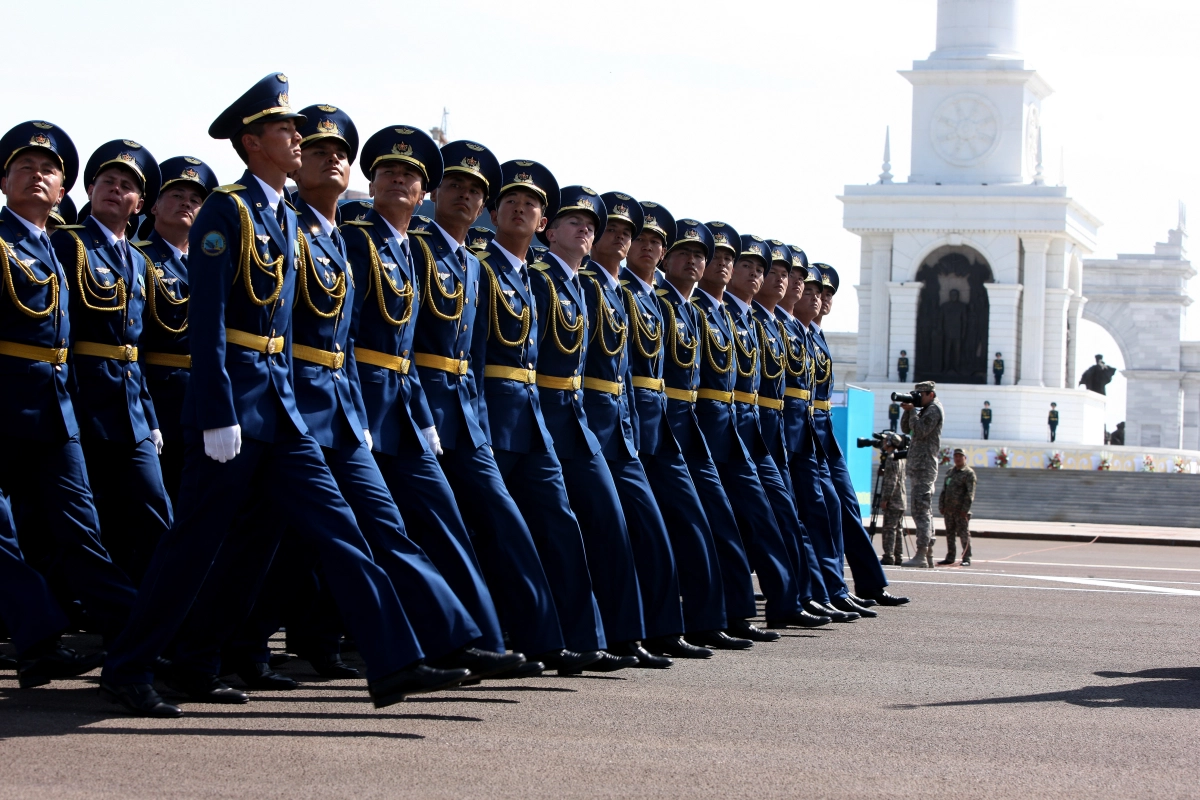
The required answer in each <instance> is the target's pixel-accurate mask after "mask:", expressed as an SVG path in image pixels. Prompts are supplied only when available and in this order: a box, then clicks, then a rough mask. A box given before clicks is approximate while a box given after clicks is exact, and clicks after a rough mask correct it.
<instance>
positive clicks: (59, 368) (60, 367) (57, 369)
mask: <svg viewBox="0 0 1200 800" xmlns="http://www.w3.org/2000/svg"><path fill="white" fill-rule="evenodd" d="M54 371H55V372H62V366H61V365H60V364H55V365H54Z"/></svg>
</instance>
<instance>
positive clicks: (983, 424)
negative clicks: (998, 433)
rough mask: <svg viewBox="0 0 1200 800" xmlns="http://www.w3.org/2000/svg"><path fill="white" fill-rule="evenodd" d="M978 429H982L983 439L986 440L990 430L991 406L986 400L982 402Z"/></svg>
mask: <svg viewBox="0 0 1200 800" xmlns="http://www.w3.org/2000/svg"><path fill="white" fill-rule="evenodd" d="M979 427H980V428H982V429H983V438H984V439H986V438H988V434H989V433H990V432H991V429H992V404H991V403H989V402H988V401H987V400H984V401H983V408H982V409H981V410H980V412H979Z"/></svg>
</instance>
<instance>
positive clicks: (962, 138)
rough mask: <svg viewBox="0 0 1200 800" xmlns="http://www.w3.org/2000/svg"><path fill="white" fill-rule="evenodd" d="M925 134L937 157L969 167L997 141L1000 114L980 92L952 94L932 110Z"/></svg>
mask: <svg viewBox="0 0 1200 800" xmlns="http://www.w3.org/2000/svg"><path fill="white" fill-rule="evenodd" d="M929 136H930V138H931V139H932V141H933V149H934V150H935V151H936V152H937V154H938V155H939V156H941V157H942V158H944V159H945V160H946V161H948V162H950V163H951V164H954V165H956V166H960V167H970V166H973V165H975V164H979V163H980V162H982V161H983V160H984V159H986V158H987V157H988V156H990V155H991V154H992V153H993V152H994V151H995V149H996V146H997V145H999V144H1000V113H999V112H998V111H997V110H996V107H995V106H994V105H992V101H990V100H988V99H987V98H986V97H984V96H983V95H981V94H973V93H969V92H963V93H961V94H956V95H953V96H952V97H948V98H946V99H945V100H943V101H942V104H941V105H939V106H938V107H937V110H936V111H934V112H933V121H932V123H931V124H930V126H929Z"/></svg>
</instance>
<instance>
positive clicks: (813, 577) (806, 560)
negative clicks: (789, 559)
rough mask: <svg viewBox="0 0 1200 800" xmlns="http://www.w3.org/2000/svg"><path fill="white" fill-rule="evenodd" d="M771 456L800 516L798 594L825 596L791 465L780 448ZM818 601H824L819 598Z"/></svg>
mask: <svg viewBox="0 0 1200 800" xmlns="http://www.w3.org/2000/svg"><path fill="white" fill-rule="evenodd" d="M771 458H773V459H774V460H775V468H776V470H777V471H778V472H779V477H780V479H781V480H782V481H783V483H784V486H785V487H786V488H787V493H788V497H790V498H791V501H792V505H793V506H794V507H795V509H796V513H797V515H798V516H799V517H800V534H801V536H800V540H799V541H798V542H797V543H796V544H797V557H798V558H799V563H800V569H799V572H797V573H796V583H797V591H798V594H799V595H800V599H801V600H802V601H804V600H812V599H813V598H814V597H817V598H819V597H826V598H827V597H828V596H827V594H826V591H825V582H824V580H823V579H822V578H821V565H820V563H819V561H818V560H817V553H816V550H815V549H814V548H813V543H812V538H811V537H810V536H809V534H808V526H807V525H805V524H804V512H803V511H801V508H802V506H801V505H800V501H799V499H798V498H797V496H796V489H795V486H794V485H793V484H792V474H791V467H790V466H789V464H788V458H787V452H786V451H784V450H782V449H780V451H779V452H778V453H776V452H775V451H774V450H772V452H771ZM764 485H765V484H764ZM818 602H825V601H823V600H819V601H818Z"/></svg>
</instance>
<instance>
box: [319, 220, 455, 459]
mask: <svg viewBox="0 0 1200 800" xmlns="http://www.w3.org/2000/svg"><path fill="white" fill-rule="evenodd" d="M341 232H342V238H343V239H345V241H346V253H347V260H348V261H349V262H350V268H351V270H352V271H353V273H354V274H355V275H356V276H357V277H356V279H355V280H356V282H357V286H356V287H355V291H354V298H353V305H354V313H353V325H352V327H351V332H350V338H351V339H352V341H353V342H354V348H355V349H359V348H361V349H363V350H372V351H374V352H376V353H381V354H383V355H385V356H392V357H396V358H401V359H407V360H408V361H409V367H408V372H407V373H405V372H400V371H398V370H394V369H388V368H387V367H381V366H377V365H375V364H367V363H365V362H364V361H362V360H361V359H359V358H358V357H357V356H356V357H355V361H356V364H357V372H358V378H359V390H360V391H361V393H362V400H363V406H364V408H365V409H366V420H365V421H366V422H367V424H368V427H369V428H370V431H371V439H372V440H373V441H374V445H375V449H376V450H378V451H379V452H381V453H386V454H387V455H390V456H395V455H399V454H400V453H401V451H403V450H409V451H411V450H412V449H413V448H419V449H420V450H422V451H426V452H427V451H428V450H429V445H428V444H427V443H426V441H425V437H424V436H422V435H421V430H422V429H423V428H429V427H432V426H433V412H431V411H430V410H429V403H428V402H426V400H425V392H424V391H423V390H422V388H421V379H420V377H419V375H418V373H417V370H416V368H415V367H413V366H412V363H411V362H412V350H413V336H414V334H415V333H416V330H417V311H418V308H417V307H418V304H419V302H420V294H421V284H420V280H419V279H418V277H417V274H416V270H415V269H414V267H413V265H412V264H411V263H410V262H409V261H408V259H406V258H405V256H404V250H403V248H402V247H401V245H400V240H398V239H397V238H396V237H394V236H392V231H391V229H390V228H389V227H388V225H387V223H386V222H385V221H384V220H383V218H382V217H380V216H379V215H378V214H377V213H376V212H375V211H370V212H368V213H367V216H366V218H365V219H363V220H359V221H356V222H349V223H346V224H345V225H343V226H342V227H341ZM409 244H410V245H411V246H413V247H417V248H418V250H419V249H420V248H419V246H418V245H417V244H416V242H415V241H414V240H413V238H412V237H409ZM385 313H386V315H387V316H386V317H385V316H384V314H385ZM359 421H360V422H363V421H364V420H361V419H360V420H359Z"/></svg>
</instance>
